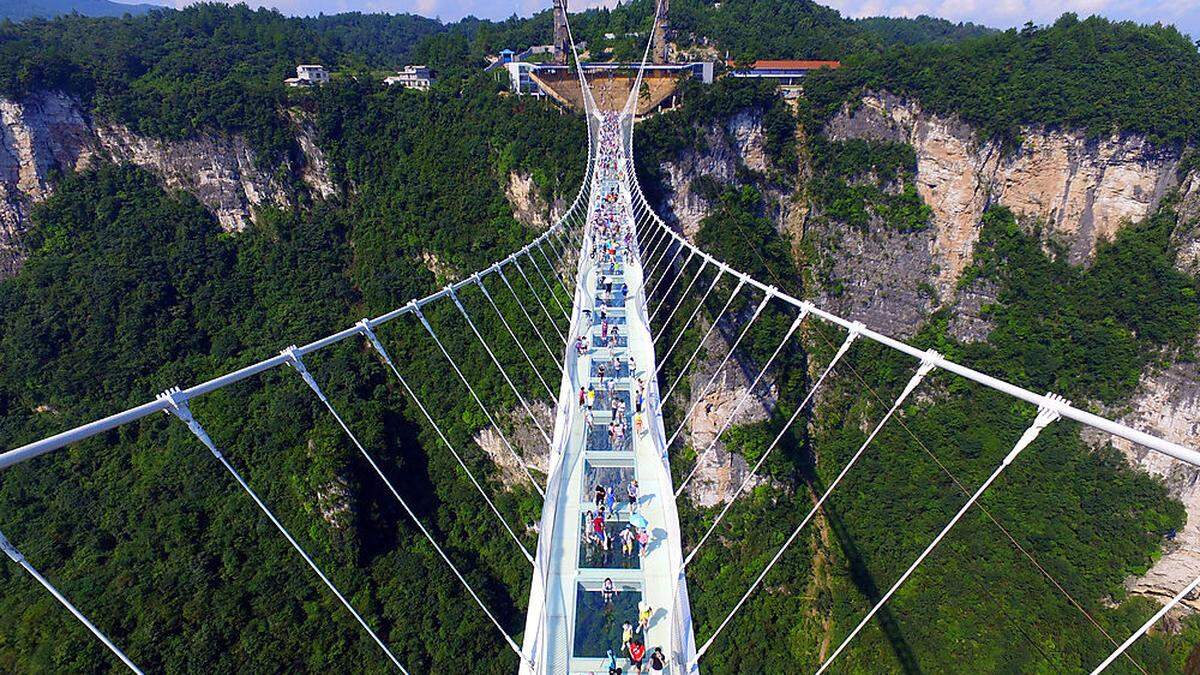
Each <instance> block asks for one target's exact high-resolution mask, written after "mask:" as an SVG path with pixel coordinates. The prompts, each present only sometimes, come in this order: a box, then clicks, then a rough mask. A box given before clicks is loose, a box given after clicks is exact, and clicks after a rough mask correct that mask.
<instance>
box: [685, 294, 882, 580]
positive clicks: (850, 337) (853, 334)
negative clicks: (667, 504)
mask: <svg viewBox="0 0 1200 675" xmlns="http://www.w3.org/2000/svg"><path fill="white" fill-rule="evenodd" d="M802 318H803V317H796V321H797V322H799V321H800V319H802ZM858 334H859V331H857V330H851V331H850V332H849V333H848V334H847V335H846V339H845V340H844V341H843V342H842V346H841V347H839V348H838V350H837V353H836V354H834V355H833V359H832V360H831V361H830V362H829V364H828V365H826V366H825V370H824V371H822V372H821V376H820V377H818V378H817V381H816V382H815V383H813V386H812V387H810V388H809V390H808V395H807V396H805V397H804V400H803V401H801V402H800V405H798V406H796V411H795V412H793V413H792V416H791V417H790V418H788V421H787V423H786V424H784V425H783V428H781V429H780V430H779V433H778V434H776V435H775V439H774V440H772V441H771V444H770V445H769V446H767V449H766V451H765V452H763V453H762V456H761V457H759V458H758V461H757V462H756V463H755V464H754V468H753V469H750V472H749V473H747V474H746V477H745V478H744V479H743V480H742V483H741V484H740V485H738V489H737V490H736V491H735V492H734V493H733V495H732V496H731V497H730V498H729V501H727V502H725V506H724V507H723V508H722V509H721V512H720V513H718V514H717V517H716V519H715V520H713V522H712V525H710V526H709V528H708V531H707V532H705V533H704V536H703V537H700V541H699V542H697V544H696V546H695V547H694V548H692V551H691V553H688V555H687V558H685V559H684V561H683V565H682V566H683V567H687V566H688V564H689V563H690V562H692V558H695V557H696V554H697V553H699V552H700V547H701V546H704V542H706V541H708V538H709V537H710V536H712V533H713V532H715V531H716V529H717V525H720V524H721V520H722V519H724V518H725V514H727V513H729V509H731V508H733V503H734V502H735V501H737V498H738V497H740V496H741V495H742V493H743V492H744V491H745V490H746V488H747V487H749V486H750V481H751V479H753V478H754V476H755V475H757V474H758V470H759V469H761V468H762V465H763V464H764V463H765V462H766V461H767V457H769V456H770V455H771V451H772V450H774V449H775V446H776V445H778V444H779V441H780V440H782V439H783V437H784V435H785V434H786V433H787V431H788V429H790V428H791V427H792V424H793V423H794V422H795V421H796V418H797V417H799V416H800V413H802V412H803V411H804V409H805V408H806V407H808V402H809V401H811V400H812V398H813V396H814V395H815V394H816V393H817V390H819V389H820V388H821V384H822V383H823V382H825V378H827V377H829V374H830V373H831V372H833V368H834V366H836V365H837V364H838V361H841V360H842V357H843V356H845V355H846V352H848V351H849V350H850V345H851V344H853V342H854V340H855V338H857V337H858Z"/></svg>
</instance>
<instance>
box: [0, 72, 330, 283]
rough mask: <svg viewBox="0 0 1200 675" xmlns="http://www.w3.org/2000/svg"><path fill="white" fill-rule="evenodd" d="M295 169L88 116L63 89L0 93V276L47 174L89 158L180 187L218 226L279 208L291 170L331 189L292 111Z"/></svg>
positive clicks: (235, 146) (15, 261)
mask: <svg viewBox="0 0 1200 675" xmlns="http://www.w3.org/2000/svg"><path fill="white" fill-rule="evenodd" d="M292 119H293V124H294V127H295V130H296V137H297V144H298V146H299V147H300V150H301V153H302V161H301V165H300V166H299V167H293V166H291V165H290V164H288V163H287V162H285V166H282V167H279V169H278V170H269V169H265V168H263V167H261V166H259V165H258V164H257V163H256V162H255V157H254V151H253V149H252V148H251V147H250V145H249V143H248V142H247V141H246V139H245V138H243V137H241V136H237V135H223V134H209V135H203V136H199V137H196V138H190V139H185V140H161V139H154V138H148V137H145V136H141V135H138V134H136V133H134V132H133V131H131V130H130V129H129V128H128V127H125V126H124V125H121V124H117V123H114V122H111V121H106V120H100V119H93V118H91V117H90V116H89V115H88V114H87V113H86V112H85V111H84V109H83V107H82V105H81V104H80V102H79V101H78V100H77V99H75V98H73V97H71V96H68V95H66V94H63V93H60V92H54V91H41V92H37V93H34V94H32V95H30V96H27V97H24V98H22V99H19V100H11V99H4V98H0V278H3V277H5V276H9V275H11V274H12V273H14V272H15V271H16V269H17V268H18V266H19V264H20V260H21V258H22V251H21V248H20V241H21V234H22V232H23V231H24V230H25V228H26V227H27V222H28V218H29V211H30V209H31V207H32V206H33V205H34V204H36V203H37V202H39V201H41V200H43V199H45V198H46V197H47V196H48V195H49V194H50V193H51V192H52V191H53V189H54V185H53V175H54V172H55V171H78V170H82V169H85V168H87V167H89V166H92V165H94V164H95V163H96V162H101V161H111V162H129V163H132V164H136V165H138V166H140V167H142V168H145V169H147V170H149V171H151V172H153V173H154V174H155V175H157V176H158V177H159V178H160V179H161V180H162V183H163V186H164V187H166V188H168V189H172V190H186V191H188V192H190V193H191V194H193V195H194V196H195V197H196V198H197V199H199V200H200V202H201V203H203V204H204V205H205V206H206V207H208V209H209V210H211V211H212V212H213V214H214V215H215V216H216V218H217V220H218V221H219V222H220V223H221V226H222V227H223V228H225V229H226V230H231V231H232V230H240V229H242V228H244V227H245V226H246V225H247V224H248V223H250V222H251V221H253V219H254V217H255V214H254V210H255V208H257V207H260V206H266V205H273V206H285V205H287V204H288V203H289V202H290V197H289V194H288V186H286V185H284V184H283V183H282V182H281V180H280V178H279V176H281V175H283V176H286V175H293V174H295V175H298V176H299V177H300V179H301V183H302V184H303V185H304V186H305V188H304V189H307V190H309V191H311V192H312V194H313V195H315V196H317V197H329V196H331V195H333V194H334V193H335V192H336V189H335V187H334V185H333V182H332V180H331V179H330V178H329V172H328V167H327V164H326V161H325V158H324V155H323V154H322V152H321V150H320V148H318V147H317V145H316V143H315V142H314V141H313V138H314V136H315V133H314V132H313V128H312V124H311V122H309V121H307V120H305V119H304V118H302V117H300V116H298V115H297V116H293V118H292Z"/></svg>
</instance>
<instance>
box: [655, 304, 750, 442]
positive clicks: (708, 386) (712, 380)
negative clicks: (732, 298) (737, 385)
mask: <svg viewBox="0 0 1200 675" xmlns="http://www.w3.org/2000/svg"><path fill="white" fill-rule="evenodd" d="M772 297H774V296H772V295H770V294H768V295H767V297H765V298H763V299H762V302H761V303H759V305H758V307H757V308H756V309H755V310H754V314H753V315H752V316H751V317H750V320H749V321H747V322H746V324H745V325H744V326H742V330H741V332H740V333H738V336H737V339H736V340H734V341H733V345H732V346H730V348H729V349H728V350H726V351H725V357H724V358H722V359H721V363H719V364H717V367H716V369H714V370H713V374H712V376H711V377H709V378H708V382H706V383H705V385H704V386H703V387H701V388H700V393H699V395H697V396H696V398H695V400H694V401H692V404H691V405H690V406H688V409H687V412H686V413H684V415H683V419H682V420H681V421H680V422H679V426H677V427H675V433H673V434H671V437H670V438H668V439H667V442H666V444H664V445H663V447H664V448H670V447H671V444H672V443H674V442H675V439H676V438H678V437H679V432H680V431H682V430H683V427H684V426H686V425H687V421H688V420H689V419H691V417H692V413H693V412H695V411H696V408H698V407H699V406H700V402H701V401H702V400H703V399H704V397H705V396H708V394H709V392H710V391H712V387H713V385H714V384H716V383H717V378H719V377H720V376H721V373H722V372H723V371H724V370H725V364H727V363H729V359H731V358H732V357H733V354H734V352H736V351H737V348H738V346H739V345H741V344H742V340H743V339H745V337H746V335H748V334H749V333H750V328H751V326H753V325H754V322H755V321H757V320H758V317H759V315H760V314H762V312H763V310H764V309H766V307H767V304H768V303H770V302H771V298H772ZM701 344H703V343H701ZM669 397H670V392H668V393H667V396H663V397H661V398H663V399H666V398H669Z"/></svg>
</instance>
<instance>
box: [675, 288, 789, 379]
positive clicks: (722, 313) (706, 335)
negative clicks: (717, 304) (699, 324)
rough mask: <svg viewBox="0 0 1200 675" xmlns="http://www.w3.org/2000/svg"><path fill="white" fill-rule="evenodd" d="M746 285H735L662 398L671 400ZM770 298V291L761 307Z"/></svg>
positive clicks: (756, 314)
mask: <svg viewBox="0 0 1200 675" xmlns="http://www.w3.org/2000/svg"><path fill="white" fill-rule="evenodd" d="M745 285H746V282H745V281H738V284H737V286H735V287H734V289H733V293H730V294H729V298H728V299H727V300H726V301H725V305H724V306H722V307H721V311H720V312H717V316H716V318H715V319H713V320H712V323H711V324H709V326H708V331H706V332H705V333H704V337H702V338H700V342H698V343H696V348H695V349H693V350H692V355H691V356H690V357H688V360H687V361H686V362H684V364H683V368H680V369H679V374H678V375H676V376H675V380H674V381H673V382H671V386H669V387H667V393H666V394H664V395H663V396H662V397H661V400H663V401H666V400H670V398H671V392H673V391H675V386H676V385H678V384H679V381H680V380H682V379H683V376H684V375H686V374H687V371H688V368H691V367H692V363H693V362H695V360H696V357H697V356H699V355H700V350H701V349H703V348H704V343H705V342H708V338H709V337H711V336H712V334H713V332H714V331H715V330H717V326H719V325H721V319H723V318H725V313H726V312H728V311H729V306H730V305H732V304H733V300H734V298H736V297H737V296H738V293H740V292H741V290H742V287H744V286H745ZM770 299H771V294H770V293H768V294H767V297H765V298H763V300H762V303H760V305H759V307H760V308H761V307H765V306H766V304H767V302H768V301H769V300H770ZM754 316H755V317H756V318H757V316H758V313H757V312H755V314H754Z"/></svg>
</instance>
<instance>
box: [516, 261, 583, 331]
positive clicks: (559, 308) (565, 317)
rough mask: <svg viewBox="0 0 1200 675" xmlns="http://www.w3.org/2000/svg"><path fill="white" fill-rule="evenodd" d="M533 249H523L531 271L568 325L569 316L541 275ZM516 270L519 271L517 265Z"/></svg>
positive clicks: (548, 282) (552, 288) (551, 287)
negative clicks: (535, 274) (531, 267)
mask: <svg viewBox="0 0 1200 675" xmlns="http://www.w3.org/2000/svg"><path fill="white" fill-rule="evenodd" d="M533 248H534V247H533V246H529V247H527V248H526V249H525V255H526V257H527V258H529V264H530V265H532V266H533V271H534V272H537V276H538V278H539V279H541V280H542V285H543V286H545V287H546V292H547V293H549V294H550V299H551V300H552V301H554V304H555V305H557V306H558V311H560V312H562V315H563V318H564V319H566V320H567V322H568V323H569V322H570V321H571V314H570V312H568V311H567V309H566V308H565V307H563V305H562V303H561V302H559V300H558V294H557V293H555V292H554V286H552V285H551V284H550V281H549V280H548V279H547V278H546V275H545V274H543V273H542V266H541V265H540V264H539V263H538V261H537V258H535V257H534V255H533ZM517 269H521V268H520V266H519V265H518V267H517ZM564 342H565V340H564Z"/></svg>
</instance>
